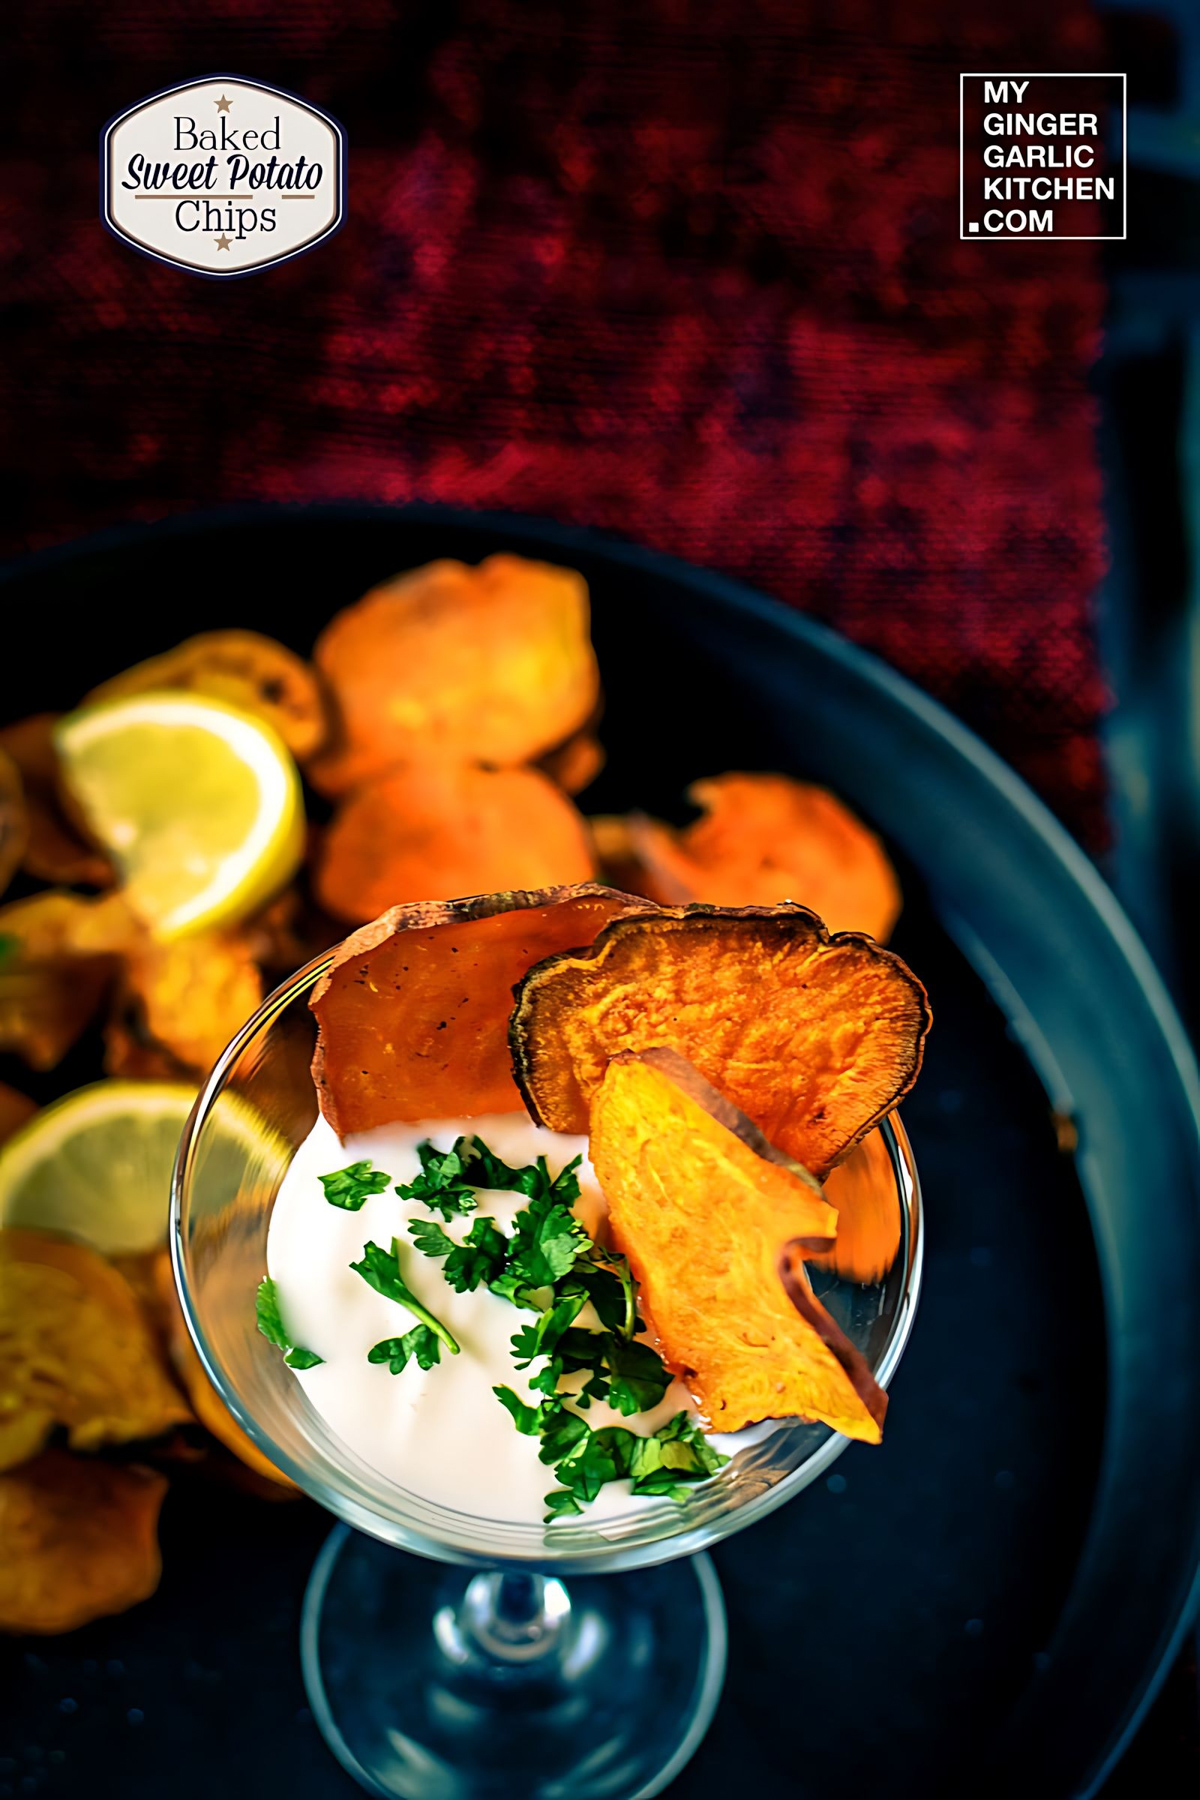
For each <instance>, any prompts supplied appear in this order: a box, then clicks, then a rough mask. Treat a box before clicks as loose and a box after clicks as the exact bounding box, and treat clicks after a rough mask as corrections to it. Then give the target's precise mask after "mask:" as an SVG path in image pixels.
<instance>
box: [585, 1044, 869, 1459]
mask: <svg viewBox="0 0 1200 1800" xmlns="http://www.w3.org/2000/svg"><path fill="white" fill-rule="evenodd" d="M588 1153H589V1155H590V1157H591V1160H592V1166H593V1167H594V1169H595V1171H596V1176H597V1179H598V1180H599V1182H600V1186H601V1188H602V1190H603V1192H604V1197H605V1199H606V1200H607V1202H608V1216H609V1223H610V1226H611V1228H612V1234H613V1241H614V1242H615V1243H616V1245H617V1247H618V1249H620V1250H623V1251H624V1252H625V1255H626V1256H627V1257H628V1258H629V1263H630V1267H631V1268H632V1270H633V1272H634V1274H635V1276H636V1277H637V1280H638V1283H639V1286H640V1292H641V1298H642V1302H643V1305H644V1307H645V1310H646V1315H647V1318H648V1320H649V1322H650V1325H651V1327H652V1329H653V1331H654V1332H655V1334H656V1336H657V1338H658V1340H659V1344H660V1346H661V1349H662V1351H663V1354H664V1356H665V1357H666V1358H667V1361H668V1362H670V1363H671V1364H673V1365H674V1367H675V1368H677V1369H678V1370H679V1372H680V1374H681V1375H682V1377H683V1379H684V1381H685V1382H686V1383H687V1386H688V1387H689V1388H690V1390H691V1392H692V1394H693V1395H694V1396H695V1399H696V1401H697V1404H698V1405H699V1407H700V1410H701V1411H702V1413H703V1414H704V1416H705V1417H706V1419H707V1420H708V1422H709V1424H710V1425H712V1426H713V1427H715V1428H716V1429H717V1430H720V1431H739V1430H741V1428H742V1426H743V1425H750V1424H753V1423H755V1422H756V1421H757V1420H759V1419H777V1418H803V1419H812V1420H819V1421H821V1422H822V1423H824V1424H827V1425H831V1426H832V1427H833V1429H834V1430H835V1431H841V1432H844V1433H845V1434H846V1436H847V1437H857V1438H864V1439H866V1440H867V1441H868V1442H871V1443H874V1442H877V1441H878V1439H879V1435H880V1432H879V1422H878V1420H877V1419H876V1418H875V1416H874V1414H873V1413H872V1411H871V1409H870V1407H869V1406H868V1405H867V1404H866V1403H865V1402H864V1399H863V1397H862V1395H861V1394H860V1393H859V1391H858V1389H857V1387H856V1385H855V1383H854V1381H853V1380H852V1379H851V1378H850V1376H849V1375H848V1374H847V1371H846V1369H845V1368H844V1366H843V1362H842V1360H841V1358H840V1357H839V1355H838V1354H837V1352H836V1350H835V1349H834V1348H832V1347H831V1346H830V1345H829V1344H828V1343H827V1342H826V1341H825V1338H824V1336H823V1334H822V1333H821V1332H820V1331H819V1330H817V1329H815V1328H814V1322H813V1321H812V1320H811V1319H809V1318H804V1317H801V1315H800V1314H799V1313H798V1312H797V1310H796V1309H795V1307H794V1306H793V1305H792V1303H791V1301H790V1300H789V1298H788V1296H787V1294H786V1293H785V1291H784V1288H783V1286H782V1284H781V1282H780V1278H779V1273H778V1264H779V1256H780V1251H781V1249H782V1247H783V1245H784V1244H785V1243H795V1242H797V1241H799V1242H802V1243H803V1244H804V1245H805V1246H806V1247H807V1246H813V1247H815V1246H817V1245H820V1246H822V1247H824V1246H827V1245H828V1243H829V1241H830V1239H831V1237H832V1234H833V1232H834V1230H835V1229H836V1217H835V1215H834V1212H833V1208H832V1207H831V1206H829V1205H828V1203H827V1202H826V1201H825V1200H823V1199H822V1198H821V1192H820V1188H819V1187H818V1185H817V1183H816V1182H815V1181H814V1180H813V1179H812V1177H811V1175H809V1173H808V1171H807V1170H805V1169H803V1168H801V1167H800V1166H799V1165H798V1164H796V1163H794V1162H792V1161H791V1159H790V1158H788V1157H786V1156H783V1155H781V1153H780V1152H779V1151H778V1150H775V1149H773V1148H772V1146H771V1145H770V1144H768V1143H767V1141H766V1140H765V1138H764V1137H763V1135H762V1133H761V1132H760V1131H759V1130H758V1129H757V1127H756V1126H754V1125H752V1124H751V1122H750V1121H749V1119H747V1118H745V1116H744V1115H743V1114H741V1113H740V1112H739V1111H738V1109H737V1108H736V1107H735V1106H732V1105H731V1104H730V1102H729V1101H728V1100H727V1099H726V1098H725V1097H724V1096H723V1095H721V1094H720V1093H718V1092H717V1091H716V1090H715V1089H714V1088H713V1087H712V1086H711V1085H710V1083H708V1082H707V1081H705V1080H704V1078H703V1077H702V1076H701V1075H699V1074H698V1073H697V1072H696V1070H695V1069H694V1068H692V1066H691V1064H690V1063H687V1062H685V1061H684V1059H683V1058H682V1057H681V1056H679V1055H677V1054H676V1052H675V1051H673V1050H667V1049H650V1050H644V1051H642V1052H640V1053H638V1052H634V1051H629V1050H626V1051H621V1052H619V1053H618V1054H617V1055H616V1056H614V1057H613V1059H612V1061H611V1062H610V1063H609V1065H608V1068H607V1070H606V1071H605V1074H604V1079H603V1080H602V1081H601V1083H600V1085H599V1086H598V1087H597V1089H596V1091H595V1093H594V1094H593V1096H592V1108H591V1141H590V1145H589V1152H588Z"/></svg>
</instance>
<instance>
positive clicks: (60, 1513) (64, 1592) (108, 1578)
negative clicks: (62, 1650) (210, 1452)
mask: <svg viewBox="0 0 1200 1800" xmlns="http://www.w3.org/2000/svg"><path fill="white" fill-rule="evenodd" d="M166 1491H167V1484H166V1482H165V1480H164V1479H163V1477H162V1476H161V1475H156V1474H153V1473H151V1471H150V1470H148V1469H140V1468H131V1467H126V1466H120V1467H117V1466H114V1465H113V1464H111V1463H106V1462H101V1461H98V1460H95V1459H92V1458H90V1457H80V1456H70V1455H68V1454H67V1453H66V1452H65V1451H62V1450H48V1451H47V1452H46V1454H45V1455H44V1456H39V1457H38V1459H37V1461H36V1462H31V1463H28V1464H27V1465H26V1466H25V1467H24V1468H23V1469H16V1470H13V1471H11V1472H10V1473H9V1474H6V1475H0V1631H12V1632H24V1631H30V1632H41V1633H46V1634H51V1633H55V1632H62V1631H74V1630H76V1629H77V1627H79V1626H80V1625H86V1624H87V1623H88V1621H89V1620H91V1619H100V1618H104V1617H106V1616H107V1615H108V1614H110V1613H119V1612H125V1611H126V1609H127V1608H128V1607H131V1606H134V1605H136V1604H137V1602H138V1601H139V1600H147V1599H149V1597H150V1595H151V1594H152V1593H153V1592H154V1590H155V1588H156V1587H157V1586H158V1581H159V1576H160V1574H161V1573H162V1563H161V1560H160V1557H159V1551H158V1532H157V1527H158V1514H159V1509H160V1507H161V1506H162V1502H163V1496H164V1495H165V1493H166Z"/></svg>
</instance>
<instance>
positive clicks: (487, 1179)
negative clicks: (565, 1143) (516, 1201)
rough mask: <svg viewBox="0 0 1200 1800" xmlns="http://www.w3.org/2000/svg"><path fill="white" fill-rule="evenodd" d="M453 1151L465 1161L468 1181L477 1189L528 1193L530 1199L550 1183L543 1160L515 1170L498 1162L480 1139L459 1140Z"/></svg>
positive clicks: (492, 1151) (499, 1160)
mask: <svg viewBox="0 0 1200 1800" xmlns="http://www.w3.org/2000/svg"><path fill="white" fill-rule="evenodd" d="M454 1148H455V1149H456V1150H458V1151H459V1152H460V1154H461V1155H462V1156H463V1159H464V1166H465V1168H466V1169H467V1172H468V1173H469V1175H470V1177H471V1180H472V1181H473V1182H474V1184H475V1186H476V1187H478V1188H485V1189H487V1190H488V1191H490V1192H499V1193H511V1194H527V1195H528V1196H529V1198H530V1199H533V1197H534V1195H535V1194H539V1193H541V1192H542V1191H543V1189H544V1188H545V1187H547V1186H549V1184H550V1178H549V1175H548V1173H547V1171H546V1165H545V1158H544V1157H542V1158H540V1159H539V1161H538V1162H537V1163H529V1164H528V1165H527V1166H526V1167H525V1168H522V1169H514V1168H511V1167H510V1166H509V1164H508V1163H506V1162H503V1161H501V1159H500V1157H498V1156H497V1155H496V1153H495V1151H494V1150H489V1149H488V1147H487V1145H486V1144H485V1143H484V1141H483V1139H482V1138H477V1137H466V1138H459V1140H458V1142H457V1143H456V1144H455V1146H454Z"/></svg>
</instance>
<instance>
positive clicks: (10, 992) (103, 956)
mask: <svg viewBox="0 0 1200 1800" xmlns="http://www.w3.org/2000/svg"><path fill="white" fill-rule="evenodd" d="M136 932H137V928H136V926H135V925H134V924H133V922H132V918H131V915H130V914H129V912H128V909H127V908H126V907H125V904H124V902H123V900H122V899H121V898H120V896H119V895H116V894H113V895H106V896H104V897H102V898H100V899H85V897H84V896H83V895H82V894H67V893H61V892H50V893H44V894H35V895H33V896H32V897H31V898H30V899H28V900H17V901H14V902H13V903H12V904H11V905H9V906H5V907H0V1050H11V1051H13V1052H15V1054H16V1055H18V1056H20V1057H22V1058H23V1059H24V1060H25V1062H27V1063H28V1064H29V1066H30V1067H31V1068H34V1069H52V1068H54V1067H55V1066H56V1065H57V1064H58V1063H59V1062H60V1061H61V1060H62V1058H63V1057H64V1056H65V1054H66V1052H67V1051H68V1050H69V1049H70V1048H71V1046H72V1044H74V1043H75V1041H76V1039H77V1038H78V1037H79V1036H80V1034H81V1033H82V1032H83V1031H84V1030H85V1029H86V1027H87V1026H88V1024H89V1023H90V1021H91V1019H92V1018H93V1016H94V1015H95V1013H96V1011H97V1010H98V1008H99V1006H100V1002H101V1000H102V999H103V997H104V995H105V993H106V992H107V991H108V989H109V988H110V987H111V985H112V982H113V980H114V978H115V975H116V972H117V967H118V961H117V959H118V955H119V953H120V952H121V951H122V950H123V949H124V948H125V947H126V946H127V945H128V944H130V943H132V942H133V941H134V940H135V938H136Z"/></svg>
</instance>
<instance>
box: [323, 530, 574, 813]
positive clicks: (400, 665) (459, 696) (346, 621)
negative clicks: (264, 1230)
mask: <svg viewBox="0 0 1200 1800" xmlns="http://www.w3.org/2000/svg"><path fill="white" fill-rule="evenodd" d="M314 655H315V658H316V663H317V667H318V669H319V671H320V673H321V674H322V675H323V676H324V678H325V680H326V682H327V684H328V686H329V689H330V692H331V694H332V696H333V701H334V710H335V720H334V735H333V739H332V742H331V746H330V749H329V751H328V753H327V754H325V755H323V756H322V757H320V758H318V760H317V761H316V762H314V764H313V765H312V767H311V769H310V770H309V774H310V778H311V779H312V781H313V782H314V783H315V785H316V786H317V787H319V788H320V789H321V790H322V792H324V793H329V794H340V793H344V792H346V790H347V789H348V788H351V787H354V786H356V785H357V784H358V783H360V782H362V781H365V780H367V779H369V778H370V777H371V776H373V775H378V774H380V773H382V771H383V770H384V769H387V768H391V767H395V766H397V765H400V764H404V763H409V762H416V761H424V762H430V761H441V762H458V763H463V762H478V763H488V764H491V765H493V766H495V767H499V768H505V767H510V766H512V765H515V764H517V763H523V762H529V761H532V760H533V759H534V758H536V757H538V756H540V755H542V753H543V752H545V751H547V750H552V749H553V748H554V747H555V746H556V745H558V744H561V743H562V742H563V741H564V740H565V739H566V738H568V737H570V736H571V734H572V733H573V732H575V731H577V730H579V728H580V727H581V726H583V725H584V724H586V723H587V721H588V720H589V719H590V717H591V715H592V713H593V710H594V708H595V705H596V700H597V697H598V694H599V691H600V681H599V673H598V671H597V668H596V658H595V655H594V653H593V651H592V646H591V640H590V638H589V635H588V593H587V584H586V583H585V582H584V580H583V578H582V576H580V575H577V574H575V573H574V571H573V570H571V569H559V568H554V567H552V566H551V565H550V564H549V563H539V562H527V561H526V560H525V559H524V558H522V557H519V556H489V557H488V558H487V559H486V561H484V562H482V563H480V564H479V566H478V568H471V567H468V566H467V565H466V564H465V563H459V562H435V563H429V564H427V565H426V566H425V567H424V568H421V569H413V570H411V571H410V572H409V573H408V574H406V575H398V576H396V578H395V579H394V580H392V581H389V582H385V583H384V584H383V586H381V587H377V588H373V589H372V590H371V592H370V593H369V594H367V595H366V596H365V597H364V598H363V599H362V600H359V601H358V602H357V604H356V605H354V606H350V607H347V608H346V610H345V611H344V612H341V613H339V614H338V615H337V617H336V618H335V619H334V620H333V621H332V622H331V623H330V624H329V625H328V626H327V627H326V629H325V630H324V632H323V633H322V634H321V636H320V638H319V639H318V641H317V647H316V650H315V652H314Z"/></svg>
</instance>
